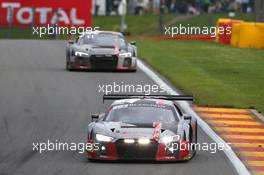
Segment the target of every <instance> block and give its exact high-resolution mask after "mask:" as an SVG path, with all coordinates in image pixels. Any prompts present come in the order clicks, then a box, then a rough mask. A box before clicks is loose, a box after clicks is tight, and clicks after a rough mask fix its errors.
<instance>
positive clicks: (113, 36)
mask: <svg viewBox="0 0 264 175" xmlns="http://www.w3.org/2000/svg"><path fill="white" fill-rule="evenodd" d="M136 67H137V47H136V43H135V42H131V43H128V42H127V41H126V40H125V38H124V36H123V34H122V33H118V32H107V31H93V32H87V33H83V34H82V35H81V36H80V37H79V38H78V39H77V40H76V41H69V42H68V45H67V48H66V69H68V70H95V69H97V70H126V71H136Z"/></svg>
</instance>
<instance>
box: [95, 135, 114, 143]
mask: <svg viewBox="0 0 264 175" xmlns="http://www.w3.org/2000/svg"><path fill="white" fill-rule="evenodd" d="M95 137H96V140H97V141H99V142H111V141H112V140H113V137H109V136H105V135H102V134H96V135H95Z"/></svg>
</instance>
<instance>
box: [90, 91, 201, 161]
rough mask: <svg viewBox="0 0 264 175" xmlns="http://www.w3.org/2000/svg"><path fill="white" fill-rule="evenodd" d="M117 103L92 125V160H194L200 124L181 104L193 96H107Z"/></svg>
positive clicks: (105, 97) (93, 121) (97, 116)
mask: <svg viewBox="0 0 264 175" xmlns="http://www.w3.org/2000/svg"><path fill="white" fill-rule="evenodd" d="M103 98H104V100H115V101H114V102H113V103H112V105H111V106H110V108H109V109H108V110H107V112H106V113H104V114H101V115H92V122H91V123H90V124H89V125H88V143H90V144H92V145H94V149H90V150H88V159H89V160H156V161H181V160H190V159H191V158H192V157H193V156H194V155H195V153H196V151H195V149H193V147H194V146H195V143H197V121H196V119H195V118H194V117H192V116H188V115H186V114H184V113H183V111H182V110H181V108H180V106H179V105H177V103H176V101H178V100H192V99H193V98H192V97H191V96H175V95H148V96H147V95H104V97H103Z"/></svg>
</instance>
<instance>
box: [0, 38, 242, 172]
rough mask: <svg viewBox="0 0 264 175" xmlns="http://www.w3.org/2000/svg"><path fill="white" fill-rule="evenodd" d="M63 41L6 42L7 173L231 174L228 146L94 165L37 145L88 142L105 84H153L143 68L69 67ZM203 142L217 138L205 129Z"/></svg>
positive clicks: (1, 162) (3, 163)
mask: <svg viewBox="0 0 264 175" xmlns="http://www.w3.org/2000/svg"><path fill="white" fill-rule="evenodd" d="M65 46H66V43H65V42H64V41H38V40H34V41H33V40H32V41H30V40H0V174H1V175H4V174H19V175H24V174H25V175H27V174H34V175H38V174H63V175H67V174H79V175H80V174H86V175H101V174H113V175H119V174H120V175H124V174H125V175H133V174H136V175H138V174H152V175H155V174H159V175H172V174H177V175H181V174H182V175H192V174H194V175H200V174H201V175H212V174H214V175H222V174H226V175H232V174H237V173H236V170H235V169H234V167H233V166H232V164H231V163H230V162H229V160H228V159H227V157H226V156H225V154H224V153H223V152H217V153H215V154H212V153H210V152H208V151H198V153H197V155H196V156H195V157H194V158H193V159H192V160H191V161H189V162H187V163H153V162H118V163H108V162H104V163H91V162H88V161H87V159H86V154H85V153H84V154H79V153H78V152H77V151H49V152H48V151H47V152H44V153H42V154H40V153H39V152H37V151H32V148H33V147H32V143H33V142H46V141H47V140H52V141H55V140H58V141H62V142H76V143H79V142H85V141H86V127H87V124H88V123H89V122H90V115H91V114H92V113H98V112H103V111H104V110H105V109H106V107H107V103H106V104H102V97H101V95H102V94H99V93H98V85H103V84H108V83H109V84H111V83H113V81H115V82H117V83H121V82H124V83H128V84H132V83H134V84H142V85H144V84H154V82H153V81H152V80H151V79H150V78H149V77H148V76H147V75H145V74H144V72H143V71H141V70H138V71H137V72H136V73H116V72H67V71H66V70H65V69H64V66H65V62H64V61H65ZM198 135H199V142H201V143H202V142H208V143H210V142H212V140H211V139H210V138H209V137H208V136H207V135H206V134H205V133H204V132H203V131H201V130H199V132H198Z"/></svg>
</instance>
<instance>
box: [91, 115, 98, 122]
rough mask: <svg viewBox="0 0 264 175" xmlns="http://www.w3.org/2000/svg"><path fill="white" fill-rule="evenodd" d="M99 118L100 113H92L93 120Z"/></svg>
mask: <svg viewBox="0 0 264 175" xmlns="http://www.w3.org/2000/svg"><path fill="white" fill-rule="evenodd" d="M98 119H99V115H98V114H92V122H95V121H97V120H98Z"/></svg>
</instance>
